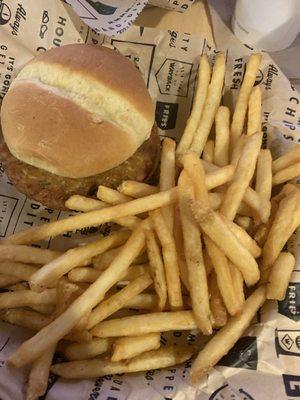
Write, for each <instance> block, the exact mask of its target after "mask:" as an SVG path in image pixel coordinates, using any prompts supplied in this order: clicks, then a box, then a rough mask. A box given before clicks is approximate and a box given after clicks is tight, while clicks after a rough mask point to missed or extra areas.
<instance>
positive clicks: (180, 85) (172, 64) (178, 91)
mask: <svg viewBox="0 0 300 400" xmlns="http://www.w3.org/2000/svg"><path fill="white" fill-rule="evenodd" d="M192 67H193V64H191V63H188V62H184V61H179V60H173V59H170V58H167V59H166V60H165V61H164V63H163V64H162V66H161V67H160V68H159V70H158V71H157V73H156V74H155V77H156V81H157V85H158V88H159V91H160V93H161V94H166V95H173V96H178V97H187V95H188V90H189V82H190V78H191V73H192Z"/></svg>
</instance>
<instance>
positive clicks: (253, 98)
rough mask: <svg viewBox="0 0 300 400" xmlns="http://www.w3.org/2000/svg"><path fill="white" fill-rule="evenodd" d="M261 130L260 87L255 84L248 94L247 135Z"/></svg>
mask: <svg viewBox="0 0 300 400" xmlns="http://www.w3.org/2000/svg"><path fill="white" fill-rule="evenodd" d="M260 131H261V89H260V86H255V87H254V88H253V89H252V91H251V93H250V96H249V103H248V127H247V135H253V133H255V132H260Z"/></svg>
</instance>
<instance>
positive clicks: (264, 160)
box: [255, 149, 272, 200]
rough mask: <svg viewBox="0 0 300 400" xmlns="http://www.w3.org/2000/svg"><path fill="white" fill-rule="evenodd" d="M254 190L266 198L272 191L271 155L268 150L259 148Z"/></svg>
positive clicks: (267, 198) (269, 196)
mask: <svg viewBox="0 0 300 400" xmlns="http://www.w3.org/2000/svg"><path fill="white" fill-rule="evenodd" d="M255 190H256V192H257V193H258V194H259V195H260V196H262V197H263V198H264V199H266V200H270V199H271V193H272V155H271V152H270V150H268V149H265V150H260V152H259V155H258V159H257V167H256V182H255Z"/></svg>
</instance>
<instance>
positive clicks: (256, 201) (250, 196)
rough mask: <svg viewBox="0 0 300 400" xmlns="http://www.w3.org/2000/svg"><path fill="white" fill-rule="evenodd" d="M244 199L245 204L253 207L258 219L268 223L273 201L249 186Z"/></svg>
mask: <svg viewBox="0 0 300 400" xmlns="http://www.w3.org/2000/svg"><path fill="white" fill-rule="evenodd" d="M243 201H244V203H245V205H247V206H249V207H250V208H251V209H252V211H253V214H254V215H255V216H256V217H257V218H258V219H260V220H261V221H262V222H263V223H267V221H268V219H269V217H270V212H271V203H270V201H269V200H268V199H267V198H265V197H263V196H261V195H260V194H258V193H257V192H256V191H255V190H253V189H252V188H250V187H247V189H246V191H245V194H244V197H243ZM238 211H239V210H238Z"/></svg>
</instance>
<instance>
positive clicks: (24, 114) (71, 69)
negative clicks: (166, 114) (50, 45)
mask: <svg viewBox="0 0 300 400" xmlns="http://www.w3.org/2000/svg"><path fill="white" fill-rule="evenodd" d="M1 125H2V133H3V138H2V143H1V147H0V157H1V161H2V163H3V166H4V168H5V171H6V174H7V176H8V177H9V179H10V181H11V182H12V183H13V184H14V185H15V186H16V187H17V188H18V189H19V190H20V191H21V192H23V193H25V194H26V195H27V196H28V197H30V198H32V199H34V200H37V201H39V202H41V203H42V204H44V205H45V206H47V207H50V208H56V209H57V208H60V209H63V208H64V204H65V201H66V199H67V198H69V197H70V196H71V195H72V194H81V195H89V196H91V195H94V194H95V192H96V189H97V187H98V186H99V185H106V186H109V187H112V188H115V187H117V186H118V185H119V184H120V183H121V182H122V181H123V180H127V179H131V180H137V181H147V180H148V179H149V178H150V177H151V175H152V174H153V173H154V171H155V169H156V166H157V163H158V159H159V148H160V141H159V136H158V133H157V128H156V126H155V124H154V107H153V104H152V101H151V98H150V95H149V93H148V91H147V88H146V86H145V83H144V81H143V78H142V76H141V74H140V72H139V70H138V69H137V68H136V66H135V65H134V64H133V63H132V61H131V60H129V59H128V58H126V57H124V56H122V55H121V54H119V53H118V52H116V51H114V50H111V49H109V48H107V47H103V46H94V45H84V44H72V45H67V46H63V47H60V48H54V49H51V50H49V51H46V52H44V53H42V54H39V55H38V56H37V57H35V58H34V59H33V60H31V61H30V62H29V63H27V64H26V65H25V66H24V67H23V69H22V70H21V71H20V72H19V74H18V76H17V77H16V79H15V80H14V81H13V83H12V85H11V87H10V89H9V91H8V93H7V94H6V96H5V98H4V100H3V103H2V108H1Z"/></svg>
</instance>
